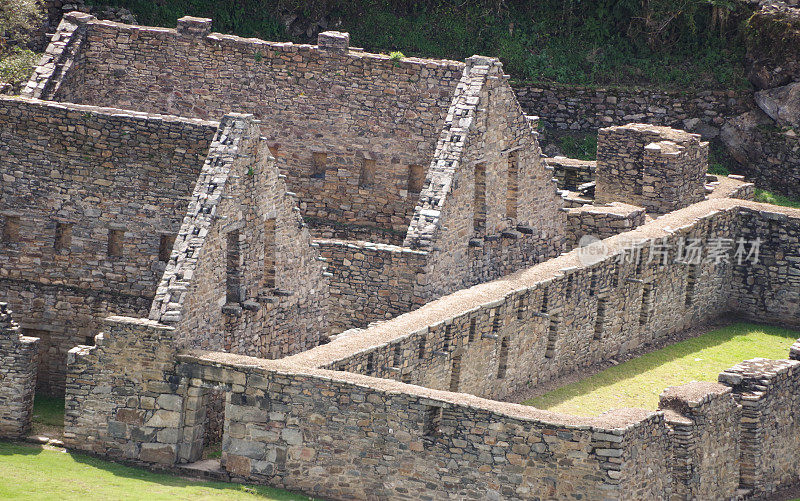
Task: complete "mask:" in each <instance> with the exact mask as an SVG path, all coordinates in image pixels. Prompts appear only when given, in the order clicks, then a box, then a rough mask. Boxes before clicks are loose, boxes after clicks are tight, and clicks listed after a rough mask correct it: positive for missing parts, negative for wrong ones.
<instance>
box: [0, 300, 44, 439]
mask: <svg viewBox="0 0 800 501" xmlns="http://www.w3.org/2000/svg"><path fill="white" fill-rule="evenodd" d="M38 348H39V339H38V338H34V337H27V336H23V335H22V332H20V329H19V325H17V323H16V322H14V319H13V318H12V317H11V310H10V309H9V308H8V304H7V303H0V437H2V438H21V437H24V436H25V434H26V433H27V432H28V431H29V430H30V426H31V417H32V415H33V393H34V390H35V389H36V352H37V350H38Z"/></svg>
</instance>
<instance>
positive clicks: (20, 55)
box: [0, 47, 39, 91]
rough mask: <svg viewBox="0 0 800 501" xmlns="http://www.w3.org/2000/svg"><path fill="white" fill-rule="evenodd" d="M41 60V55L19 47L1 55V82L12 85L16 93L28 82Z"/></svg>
mask: <svg viewBox="0 0 800 501" xmlns="http://www.w3.org/2000/svg"><path fill="white" fill-rule="evenodd" d="M38 60H39V54H37V53H35V52H33V51H30V50H27V49H20V48H19V47H12V48H11V49H9V50H8V51H7V52H6V53H4V54H3V53H0V82H6V83H10V84H11V87H12V88H13V89H14V90H15V91H16V90H19V88H20V86H21V85H22V84H23V83H25V82H26V81H27V80H28V77H30V74H31V72H32V71H33V68H34V67H36V63H37V62H38Z"/></svg>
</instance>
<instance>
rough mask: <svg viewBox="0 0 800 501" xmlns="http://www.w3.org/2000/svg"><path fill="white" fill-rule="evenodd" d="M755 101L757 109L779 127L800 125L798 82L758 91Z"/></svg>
mask: <svg viewBox="0 0 800 501" xmlns="http://www.w3.org/2000/svg"><path fill="white" fill-rule="evenodd" d="M798 50H800V47H798ZM755 100H756V104H757V105H758V107H759V108H761V109H762V110H763V111H764V113H766V114H767V115H768V116H769V117H770V118H771V119H773V120H775V122H777V123H778V124H779V125H788V126H797V125H800V82H794V83H791V84H789V85H784V86H783V87H776V88H774V89H765V90H761V91H758V92H756V94H755Z"/></svg>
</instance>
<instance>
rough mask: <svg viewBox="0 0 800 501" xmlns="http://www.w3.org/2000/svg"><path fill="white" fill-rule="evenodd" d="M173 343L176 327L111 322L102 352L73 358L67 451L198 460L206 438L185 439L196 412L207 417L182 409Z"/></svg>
mask: <svg viewBox="0 0 800 501" xmlns="http://www.w3.org/2000/svg"><path fill="white" fill-rule="evenodd" d="M173 336H174V329H173V328H172V327H168V326H165V325H159V324H158V323H157V322H153V321H151V320H145V319H135V318H129V317H108V318H107V319H105V320H104V326H103V330H102V332H101V333H100V334H99V335H97V336H96V339H95V342H96V346H77V347H75V348H73V349H71V350H70V352H69V358H68V360H67V383H66V395H65V405H66V408H65V415H64V443H65V444H66V445H67V447H71V448H75V449H80V450H85V451H89V452H92V453H95V454H100V455H104V456H110V457H112V458H119V459H138V460H141V461H144V462H149V463H158V464H173V463H175V462H176V461H177V460H178V457H179V454H183V455H184V456H183V457H185V456H186V455H188V454H189V453H191V452H194V451H192V445H193V444H194V446H195V447H196V448H198V449H199V450H200V451H202V442H203V435H202V434H200V435H199V436H197V437H183V436H182V435H181V431H182V430H181V426H182V425H184V424H186V425H188V424H189V423H191V419H192V416H193V413H192V411H194V414H195V415H196V414H200V415H201V416H202V415H204V409H191V408H187V407H186V406H185V405H184V400H185V398H184V397H185V394H186V392H187V389H186V384H185V382H183V381H181V379H180V378H179V377H178V376H177V374H176V373H175V356H176V350H175V349H174V347H173V343H172V339H173ZM181 444H186V445H184V446H183V447H181ZM197 444H199V445H197ZM195 454H197V452H195ZM194 459H197V458H194Z"/></svg>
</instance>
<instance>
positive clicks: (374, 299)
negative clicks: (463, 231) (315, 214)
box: [314, 239, 428, 332]
mask: <svg viewBox="0 0 800 501" xmlns="http://www.w3.org/2000/svg"><path fill="white" fill-rule="evenodd" d="M314 243H315V244H316V245H317V248H318V249H319V252H320V255H321V256H323V257H324V258H325V259H327V260H328V262H327V265H328V270H327V271H328V273H331V274H332V276H331V277H329V281H330V287H329V290H330V298H331V299H330V310H329V313H328V318H329V321H330V323H331V328H332V330H333V332H340V331H343V330H346V329H349V328H351V327H365V326H366V325H367V324H368V323H369V322H372V321H375V320H387V319H389V318H392V317H395V316H397V315H399V314H401V313H405V312H407V311H411V310H412V309H414V308H416V307H419V306H421V305H422V304H424V303H425V299H424V298H420V297H418V296H416V295H415V291H416V287H417V284H418V282H419V281H420V280H422V279H423V277H424V274H425V264H426V261H427V255H428V253H427V252H423V251H414V250H411V249H407V248H404V247H398V246H395V245H386V244H374V243H367V242H353V241H345V240H321V239H316V240H314Z"/></svg>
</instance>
